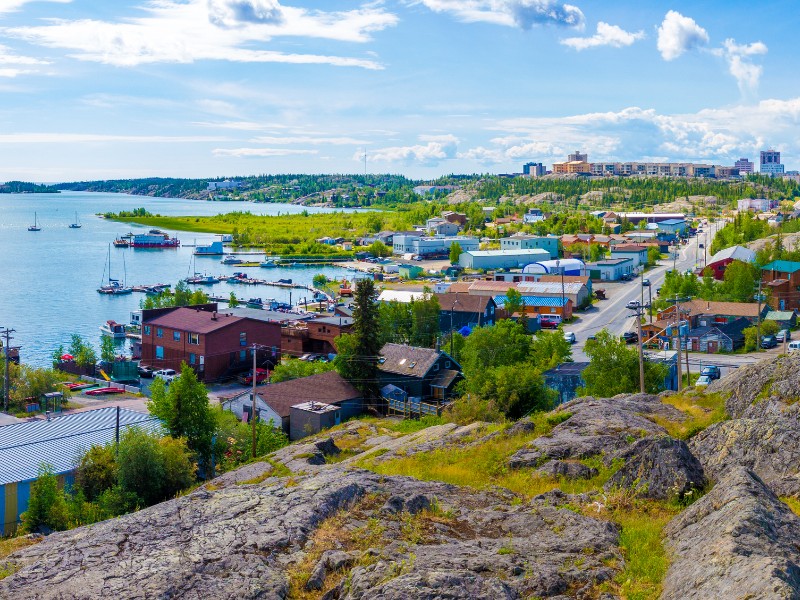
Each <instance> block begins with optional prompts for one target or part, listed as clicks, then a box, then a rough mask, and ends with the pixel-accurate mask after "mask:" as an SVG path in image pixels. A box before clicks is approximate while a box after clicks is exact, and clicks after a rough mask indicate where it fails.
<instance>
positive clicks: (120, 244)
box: [114, 238, 131, 248]
mask: <svg viewBox="0 0 800 600" xmlns="http://www.w3.org/2000/svg"><path fill="white" fill-rule="evenodd" d="M130 245H131V243H130V242H129V241H128V240H126V239H123V238H117V239H115V240H114V248H127V247H128V246H130Z"/></svg>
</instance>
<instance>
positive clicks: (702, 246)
mask: <svg viewBox="0 0 800 600" xmlns="http://www.w3.org/2000/svg"><path fill="white" fill-rule="evenodd" d="M697 247H698V248H705V245H704V244H697Z"/></svg>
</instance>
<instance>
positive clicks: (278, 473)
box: [236, 458, 292, 485]
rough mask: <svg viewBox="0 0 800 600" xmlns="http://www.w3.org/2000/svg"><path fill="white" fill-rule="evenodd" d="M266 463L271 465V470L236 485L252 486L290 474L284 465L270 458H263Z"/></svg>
mask: <svg viewBox="0 0 800 600" xmlns="http://www.w3.org/2000/svg"><path fill="white" fill-rule="evenodd" d="M264 460H265V461H266V462H268V463H269V464H271V465H272V470H271V471H267V472H266V473H262V474H261V475H258V476H257V477H253V478H252V479H246V480H245V481H237V482H236V483H237V485H252V484H256V483H261V482H262V481H265V480H267V479H269V478H270V477H288V476H289V475H291V474H292V472H291V471H290V470H289V468H288V467H287V466H286V465H284V464H283V463H280V462H278V461H277V460H273V459H271V458H265V459H264Z"/></svg>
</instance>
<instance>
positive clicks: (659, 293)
mask: <svg viewBox="0 0 800 600" xmlns="http://www.w3.org/2000/svg"><path fill="white" fill-rule="evenodd" d="M660 295H661V288H656V296H660Z"/></svg>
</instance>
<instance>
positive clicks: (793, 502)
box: [781, 498, 800, 517]
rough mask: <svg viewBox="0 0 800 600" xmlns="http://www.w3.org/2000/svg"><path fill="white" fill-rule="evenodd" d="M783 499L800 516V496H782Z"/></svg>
mask: <svg viewBox="0 0 800 600" xmlns="http://www.w3.org/2000/svg"><path fill="white" fill-rule="evenodd" d="M781 500H782V501H783V502H784V504H786V506H788V507H789V508H791V509H792V512H793V513H794V514H796V515H797V516H798V517H800V498H781Z"/></svg>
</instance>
